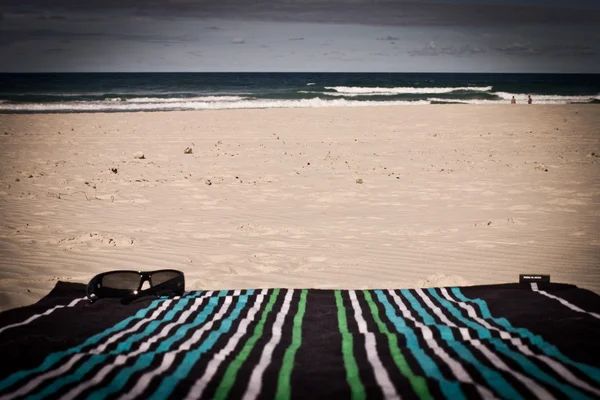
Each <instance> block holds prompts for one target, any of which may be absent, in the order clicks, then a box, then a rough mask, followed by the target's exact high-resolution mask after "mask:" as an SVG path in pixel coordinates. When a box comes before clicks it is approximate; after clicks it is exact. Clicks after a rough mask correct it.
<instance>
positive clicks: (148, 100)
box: [104, 96, 247, 103]
mask: <svg viewBox="0 0 600 400" xmlns="http://www.w3.org/2000/svg"><path fill="white" fill-rule="evenodd" d="M246 98H247V97H242V96H200V97H169V98H161V97H133V98H127V97H109V98H106V99H104V101H112V102H127V103H182V102H194V101H239V100H244V99H246Z"/></svg>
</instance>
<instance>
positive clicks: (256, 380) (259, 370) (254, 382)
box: [243, 289, 294, 400]
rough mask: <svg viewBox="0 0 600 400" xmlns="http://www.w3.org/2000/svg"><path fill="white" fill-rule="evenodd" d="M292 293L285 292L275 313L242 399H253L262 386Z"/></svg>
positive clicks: (279, 338)
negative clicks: (270, 328)
mask: <svg viewBox="0 0 600 400" xmlns="http://www.w3.org/2000/svg"><path fill="white" fill-rule="evenodd" d="M293 294H294V290H292V289H289V290H288V291H287V294H286V295H285V299H284V301H283V306H282V307H281V310H280V311H279V313H278V314H277V318H276V319H275V323H273V328H272V333H273V336H272V337H271V340H269V343H267V344H266V345H265V347H264V349H263V352H262V355H261V357H260V361H259V362H258V365H257V366H256V367H255V368H254V371H252V376H250V382H249V383H248V389H246V393H245V394H244V398H243V400H254V399H256V397H258V394H259V393H260V390H261V386H262V375H263V373H264V372H265V369H266V368H267V366H268V365H269V364H270V363H271V359H272V358H273V351H274V350H275V347H276V346H277V345H278V344H279V342H280V341H281V333H282V328H283V322H284V321H285V317H286V316H287V314H288V312H289V310H290V302H291V301H292V296H293Z"/></svg>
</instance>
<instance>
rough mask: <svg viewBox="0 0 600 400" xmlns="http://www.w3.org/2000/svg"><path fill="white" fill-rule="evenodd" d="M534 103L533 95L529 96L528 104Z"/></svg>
mask: <svg viewBox="0 0 600 400" xmlns="http://www.w3.org/2000/svg"><path fill="white" fill-rule="evenodd" d="M531 103H533V100H531V96H527V104H531Z"/></svg>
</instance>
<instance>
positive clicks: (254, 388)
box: [0, 282, 600, 400]
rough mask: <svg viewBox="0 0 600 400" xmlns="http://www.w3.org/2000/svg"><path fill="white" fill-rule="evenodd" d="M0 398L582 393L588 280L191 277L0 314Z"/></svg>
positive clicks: (81, 290)
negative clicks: (337, 286) (465, 283)
mask: <svg viewBox="0 0 600 400" xmlns="http://www.w3.org/2000/svg"><path fill="white" fill-rule="evenodd" d="M0 355H1V356H0V357H1V361H0V399H2V400H8V399H16V398H36V399H37V398H60V399H76V398H93V399H103V398H111V399H116V398H118V399H168V398H177V399H199V398H206V399H225V398H235V399H246V400H252V399H259V398H260V399H273V398H277V399H304V398H306V399H337V398H344V399H365V398H368V399H394V398H404V399H431V398H447V399H459V400H460V399H472V398H482V399H491V398H503V399H528V398H539V399H567V398H568V399H597V398H600V359H599V356H600V296H598V295H596V294H595V293H593V292H590V291H587V290H584V289H580V288H577V287H576V286H573V285H566V284H557V283H539V284H535V283H534V284H504V285H489V286H471V287H448V288H433V289H403V290H388V289H385V290H376V289H373V290H316V289H307V290H301V289H254V290H221V291H190V292H185V294H184V295H183V296H181V297H176V298H166V297H165V298H156V297H154V298H147V299H143V300H138V301H136V302H134V303H132V304H129V305H122V304H120V303H119V300H118V299H102V300H100V301H98V302H96V303H94V304H90V303H89V302H88V301H87V300H86V299H85V285H82V284H74V283H65V282H58V283H57V285H56V287H55V288H54V289H53V290H52V292H51V293H50V294H49V295H48V296H46V297H45V298H43V299H42V300H41V301H39V302H38V303H36V304H34V305H31V306H28V307H23V308H18V309H13V310H9V311H6V312H3V313H1V314H0Z"/></svg>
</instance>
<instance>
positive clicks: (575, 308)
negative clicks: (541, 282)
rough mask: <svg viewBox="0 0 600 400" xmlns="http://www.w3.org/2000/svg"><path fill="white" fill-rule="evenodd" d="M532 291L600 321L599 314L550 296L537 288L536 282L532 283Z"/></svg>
mask: <svg viewBox="0 0 600 400" xmlns="http://www.w3.org/2000/svg"><path fill="white" fill-rule="evenodd" d="M531 290H533V291H534V292H537V293H539V294H543V295H544V296H546V297H549V298H551V299H554V300H558V301H559V302H560V304H562V305H563V306H566V307H569V308H570V309H571V310H573V311H577V312H580V313H584V314H588V315H591V316H592V317H594V318H598V319H600V314H597V313H595V312H591V311H585V310H583V309H581V308H579V307H577V306H576V305H575V304H573V303H569V302H568V301H567V300H565V299H562V298H560V297H558V296H555V295H553V294H550V293H548V292H545V291H543V290H539V289H538V286H537V283H535V282H533V283H531Z"/></svg>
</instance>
